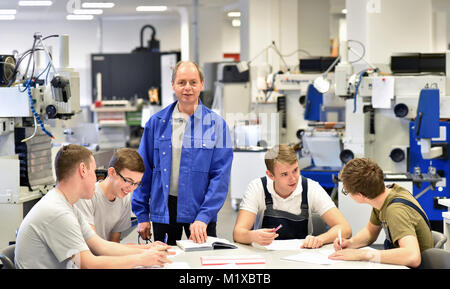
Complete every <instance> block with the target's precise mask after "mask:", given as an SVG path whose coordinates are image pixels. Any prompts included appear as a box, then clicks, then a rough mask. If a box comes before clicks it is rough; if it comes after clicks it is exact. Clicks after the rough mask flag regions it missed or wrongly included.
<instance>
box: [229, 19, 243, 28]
mask: <svg viewBox="0 0 450 289" xmlns="http://www.w3.org/2000/svg"><path fill="white" fill-rule="evenodd" d="M231 26H233V27H240V26H241V20H239V19H233V20H231Z"/></svg>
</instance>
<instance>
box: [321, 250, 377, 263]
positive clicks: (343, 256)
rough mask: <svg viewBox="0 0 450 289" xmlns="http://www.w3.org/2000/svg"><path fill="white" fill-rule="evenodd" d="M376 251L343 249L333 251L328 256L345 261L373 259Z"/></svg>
mask: <svg viewBox="0 0 450 289" xmlns="http://www.w3.org/2000/svg"><path fill="white" fill-rule="evenodd" d="M376 253H377V251H376V250H360V249H345V250H338V251H336V252H334V253H333V254H331V255H330V256H328V258H329V259H331V260H345V261H372V260H374V259H375V257H376Z"/></svg>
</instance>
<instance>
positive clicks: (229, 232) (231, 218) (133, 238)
mask: <svg viewBox="0 0 450 289" xmlns="http://www.w3.org/2000/svg"><path fill="white" fill-rule="evenodd" d="M236 217H237V212H236V211H235V210H234V209H233V208H232V206H231V198H230V196H229V194H228V198H227V200H226V201H225V203H224V205H223V207H222V209H221V210H220V211H219V215H218V216H217V227H216V230H217V237H218V238H224V239H227V240H229V241H233V228H234V224H235V222H236ZM137 237H138V233H137V226H134V227H133V229H132V230H131V231H130V232H129V234H128V235H127V236H126V237H125V238H123V239H122V241H121V243H124V244H127V243H136V242H137ZM185 238H186V236H185V235H184V234H183V239H185Z"/></svg>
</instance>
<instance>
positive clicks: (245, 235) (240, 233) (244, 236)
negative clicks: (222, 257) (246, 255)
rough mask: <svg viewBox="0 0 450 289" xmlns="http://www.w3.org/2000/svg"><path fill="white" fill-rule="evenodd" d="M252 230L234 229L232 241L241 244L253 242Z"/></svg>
mask: <svg viewBox="0 0 450 289" xmlns="http://www.w3.org/2000/svg"><path fill="white" fill-rule="evenodd" d="M253 232H254V231H253V230H248V229H245V228H235V229H234V231H233V240H234V241H235V242H238V243H241V244H251V243H252V242H253Z"/></svg>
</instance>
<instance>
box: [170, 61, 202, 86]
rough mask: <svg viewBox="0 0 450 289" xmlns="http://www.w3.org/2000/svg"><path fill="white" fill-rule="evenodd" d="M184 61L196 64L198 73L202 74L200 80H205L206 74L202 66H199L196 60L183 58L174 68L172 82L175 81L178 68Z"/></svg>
mask: <svg viewBox="0 0 450 289" xmlns="http://www.w3.org/2000/svg"><path fill="white" fill-rule="evenodd" d="M183 63H192V64H194V65H195V67H196V68H197V71H198V75H199V76H200V81H201V82H203V81H204V80H205V76H204V74H203V70H202V69H201V68H200V66H198V64H197V63H195V62H194V61H182V60H181V61H178V63H177V64H176V65H175V67H174V68H173V71H172V82H175V78H176V77H177V72H178V68H179V67H180V65H181V64H183Z"/></svg>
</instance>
